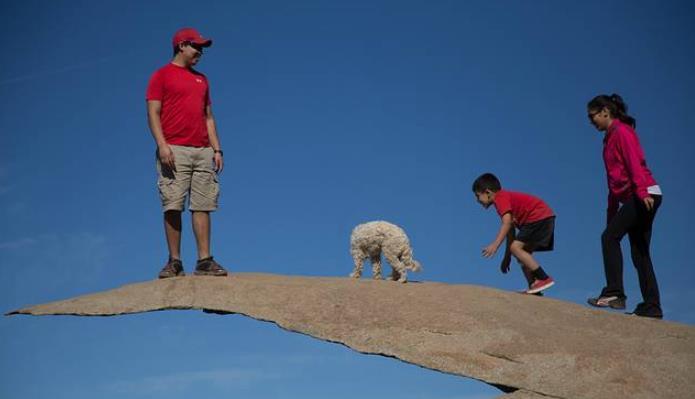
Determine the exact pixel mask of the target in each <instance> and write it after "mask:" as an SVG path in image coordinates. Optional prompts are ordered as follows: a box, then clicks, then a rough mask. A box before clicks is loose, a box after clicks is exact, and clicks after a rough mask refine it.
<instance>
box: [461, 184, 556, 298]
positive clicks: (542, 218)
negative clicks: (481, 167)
mask: <svg viewBox="0 0 695 399" xmlns="http://www.w3.org/2000/svg"><path fill="white" fill-rule="evenodd" d="M473 193H474V194H475V198H476V200H477V201H478V202H479V203H480V205H482V206H483V207H484V208H486V209H487V208H489V207H490V205H493V204H494V205H495V209H497V213H498V214H499V215H500V217H501V218H502V226H500V230H499V233H497V237H496V238H495V241H493V242H492V243H491V244H490V245H488V246H487V247H485V248H483V256H484V257H486V258H489V257H491V256H493V255H494V254H495V253H496V252H497V249H498V248H499V246H500V245H502V241H504V239H505V238H506V239H507V245H506V250H505V253H504V259H503V260H502V264H501V265H500V270H501V271H502V273H507V272H508V271H509V263H510V262H511V255H514V257H515V258H516V259H517V260H518V261H519V263H520V264H521V269H522V271H523V272H524V276H525V277H526V281H527V283H528V289H527V290H525V291H524V292H525V293H527V294H539V293H540V292H541V291H543V290H545V289H547V288H550V287H551V286H552V285H553V284H555V281H553V279H552V278H551V277H550V276H548V275H547V274H546V273H545V271H544V270H543V268H542V267H541V266H540V265H539V264H538V262H536V260H535V259H534V258H533V255H532V253H533V252H534V251H552V250H553V246H554V237H555V215H554V214H553V210H552V209H550V207H549V206H548V205H547V204H546V203H545V202H543V200H541V199H540V198H537V197H534V196H532V195H529V194H524V193H518V192H514V191H506V190H502V185H501V184H500V181H499V179H497V177H496V176H495V175H493V174H492V173H485V174H483V175H481V176H480V177H478V178H477V179H476V180H475V182H473ZM515 227H516V229H519V232H518V233H516V229H515Z"/></svg>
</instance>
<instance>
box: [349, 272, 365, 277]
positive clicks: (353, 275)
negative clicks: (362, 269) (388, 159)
mask: <svg viewBox="0 0 695 399" xmlns="http://www.w3.org/2000/svg"><path fill="white" fill-rule="evenodd" d="M350 277H352V278H360V277H362V275H361V274H360V273H350Z"/></svg>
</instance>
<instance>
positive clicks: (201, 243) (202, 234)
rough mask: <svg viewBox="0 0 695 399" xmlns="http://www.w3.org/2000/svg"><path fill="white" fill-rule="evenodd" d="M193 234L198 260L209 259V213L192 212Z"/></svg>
mask: <svg viewBox="0 0 695 399" xmlns="http://www.w3.org/2000/svg"><path fill="white" fill-rule="evenodd" d="M191 213H192V219H193V234H195V242H196V245H197V246H198V259H205V258H209V257H210V212H204V211H193V212H191Z"/></svg>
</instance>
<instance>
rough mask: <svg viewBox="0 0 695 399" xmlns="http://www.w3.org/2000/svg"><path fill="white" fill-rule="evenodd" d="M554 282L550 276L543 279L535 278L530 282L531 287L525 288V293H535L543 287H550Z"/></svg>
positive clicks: (543, 288)
mask: <svg viewBox="0 0 695 399" xmlns="http://www.w3.org/2000/svg"><path fill="white" fill-rule="evenodd" d="M554 284H555V281H554V280H553V278H552V277H550V276H549V277H548V278H546V279H545V280H536V281H534V282H533V284H531V287H529V289H528V290H526V293H527V294H536V293H539V292H541V291H543V290H545V289H548V288H550V287H552V286H553V285H554Z"/></svg>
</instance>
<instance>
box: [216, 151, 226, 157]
mask: <svg viewBox="0 0 695 399" xmlns="http://www.w3.org/2000/svg"><path fill="white" fill-rule="evenodd" d="M214 151H215V154H220V155H222V156H224V152H222V150H214Z"/></svg>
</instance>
